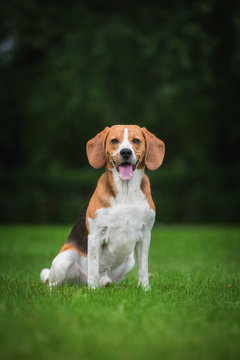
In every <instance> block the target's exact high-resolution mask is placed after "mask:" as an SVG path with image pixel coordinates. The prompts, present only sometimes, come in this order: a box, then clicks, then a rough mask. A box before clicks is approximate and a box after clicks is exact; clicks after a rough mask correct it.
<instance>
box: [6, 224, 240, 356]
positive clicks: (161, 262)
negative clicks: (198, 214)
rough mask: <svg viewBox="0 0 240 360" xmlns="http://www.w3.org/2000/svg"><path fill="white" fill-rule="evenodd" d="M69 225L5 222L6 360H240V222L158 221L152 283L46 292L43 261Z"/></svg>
mask: <svg viewBox="0 0 240 360" xmlns="http://www.w3.org/2000/svg"><path fill="white" fill-rule="evenodd" d="M69 230H70V227H60V226H1V227H0V275H1V277H0V331H1V334H0V357H1V359H8V360H9V359H24V360H25V359H34V360H37V359H58V360H61V359H71V360H74V359H78V360H79V359H104V360H108V359H109V360H110V359H111V360H112V359H122V360H127V359H136V360H137V359H162V360H168V359H174V360H175V359H183V360H188V359H189V360H193V359H211V360H214V359H216V360H217V359H224V360H229V359H239V358H240V228H237V227H159V228H156V229H155V230H154V231H153V233H152V241H151V248H150V259H149V271H150V284H151V291H150V292H147V293H145V292H144V291H142V290H141V289H138V288H137V286H136V282H137V279H136V266H135V268H134V270H133V271H132V272H131V273H130V274H129V275H128V277H127V278H126V279H125V280H124V282H123V283H122V284H120V285H119V286H117V287H109V288H106V289H105V288H104V289H98V290H95V291H93V290H88V289H87V288H86V287H77V286H76V285H65V286H64V287H60V286H59V287H56V288H54V289H53V290H52V292H51V291H49V289H48V287H47V286H46V285H45V284H42V283H41V282H40V279H39V274H40V271H41V269H42V268H44V267H49V266H50V263H51V260H52V259H53V257H54V256H55V255H56V254H57V252H58V250H59V249H60V247H61V245H62V244H63V243H64V241H65V238H66V236H67V235H68V232H69Z"/></svg>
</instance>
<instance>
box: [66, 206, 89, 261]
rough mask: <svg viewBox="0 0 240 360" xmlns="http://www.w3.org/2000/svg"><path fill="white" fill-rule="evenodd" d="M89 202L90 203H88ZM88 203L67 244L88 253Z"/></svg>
mask: <svg viewBox="0 0 240 360" xmlns="http://www.w3.org/2000/svg"><path fill="white" fill-rule="evenodd" d="M88 204H89V203H88ZM88 204H87V205H86V206H84V208H83V209H82V210H81V212H80V214H79V217H78V218H77V221H76V223H75V225H74V226H73V228H72V230H71V232H70V234H69V236H68V238H67V241H66V244H71V245H73V246H75V247H76V248H77V249H78V250H79V251H81V252H82V253H84V254H85V255H87V251H88V231H87V226H86V213H87V209H88Z"/></svg>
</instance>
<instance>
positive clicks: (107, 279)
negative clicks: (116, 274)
mask: <svg viewBox="0 0 240 360" xmlns="http://www.w3.org/2000/svg"><path fill="white" fill-rule="evenodd" d="M112 282H113V281H112V279H111V278H110V277H109V276H108V275H103V276H102V277H101V278H100V280H99V285H100V286H101V287H104V286H105V287H107V286H109V285H110V284H111V283H112Z"/></svg>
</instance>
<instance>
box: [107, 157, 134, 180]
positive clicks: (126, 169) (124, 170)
mask: <svg viewBox="0 0 240 360" xmlns="http://www.w3.org/2000/svg"><path fill="white" fill-rule="evenodd" d="M112 161H113V165H114V167H115V169H116V170H117V172H118V173H119V176H120V178H121V179H122V180H130V179H131V177H132V176H133V172H134V170H135V169H136V168H137V166H138V163H139V159H138V160H137V161H136V163H135V164H134V165H132V164H130V163H128V162H124V163H122V164H121V165H117V164H116V163H115V161H114V159H112Z"/></svg>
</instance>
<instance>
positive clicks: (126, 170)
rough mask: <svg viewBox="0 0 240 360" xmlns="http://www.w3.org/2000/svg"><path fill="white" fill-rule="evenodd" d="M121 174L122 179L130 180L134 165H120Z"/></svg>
mask: <svg viewBox="0 0 240 360" xmlns="http://www.w3.org/2000/svg"><path fill="white" fill-rule="evenodd" d="M119 174H120V177H121V179H122V180H129V179H131V177H132V175H133V166H132V165H126V166H119Z"/></svg>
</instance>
